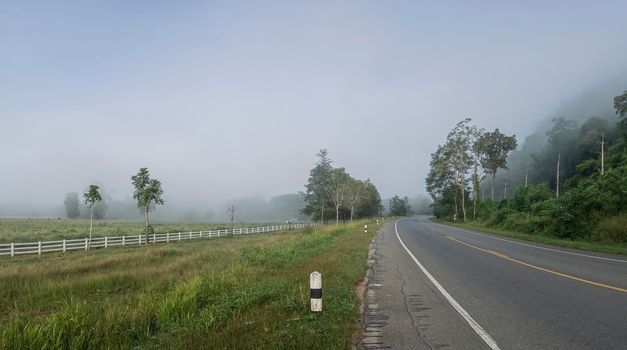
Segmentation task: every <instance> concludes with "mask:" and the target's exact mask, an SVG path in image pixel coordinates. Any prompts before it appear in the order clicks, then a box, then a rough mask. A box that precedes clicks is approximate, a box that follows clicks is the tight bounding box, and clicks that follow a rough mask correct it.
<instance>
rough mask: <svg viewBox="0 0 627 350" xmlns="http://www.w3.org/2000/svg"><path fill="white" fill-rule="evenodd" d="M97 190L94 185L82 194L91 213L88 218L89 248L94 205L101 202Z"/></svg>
mask: <svg viewBox="0 0 627 350" xmlns="http://www.w3.org/2000/svg"><path fill="white" fill-rule="evenodd" d="M99 189H100V187H98V186H96V185H89V189H88V190H87V192H85V193H83V200H84V202H85V204H86V205H87V207H88V208H89V211H90V212H91V215H90V218H89V247H91V232H92V230H93V227H94V204H96V203H97V202H100V201H102V196H101V195H100V192H99Z"/></svg>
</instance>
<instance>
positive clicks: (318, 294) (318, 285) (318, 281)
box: [309, 271, 322, 312]
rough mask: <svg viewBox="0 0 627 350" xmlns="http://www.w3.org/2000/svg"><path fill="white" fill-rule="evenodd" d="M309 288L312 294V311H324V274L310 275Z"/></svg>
mask: <svg viewBox="0 0 627 350" xmlns="http://www.w3.org/2000/svg"><path fill="white" fill-rule="evenodd" d="M309 288H310V294H311V311H313V312H320V311H322V274H321V273H320V272H318V271H314V272H312V273H311V274H310V275H309Z"/></svg>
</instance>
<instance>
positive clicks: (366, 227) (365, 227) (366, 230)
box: [364, 225, 368, 233]
mask: <svg viewBox="0 0 627 350" xmlns="http://www.w3.org/2000/svg"><path fill="white" fill-rule="evenodd" d="M364 233H368V225H364Z"/></svg>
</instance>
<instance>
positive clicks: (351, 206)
mask: <svg viewBox="0 0 627 350" xmlns="http://www.w3.org/2000/svg"><path fill="white" fill-rule="evenodd" d="M316 156H317V157H318V161H317V162H316V165H315V166H314V168H313V169H311V171H310V172H309V179H308V180H307V184H305V189H306V190H305V192H304V193H303V195H304V198H305V207H304V208H303V209H302V213H303V214H305V215H307V216H310V217H311V218H312V220H315V221H322V222H324V221H325V220H327V221H329V220H332V219H333V220H335V222H339V221H340V220H351V221H352V220H354V219H358V218H363V217H372V216H377V215H380V214H381V212H382V210H383V206H382V205H381V196H380V195H379V191H378V190H377V188H376V186H375V185H374V184H373V183H372V182H371V181H370V180H369V179H366V180H359V179H355V178H353V177H352V176H351V175H350V174H349V173H348V172H346V169H345V168H342V167H338V168H335V167H333V165H332V163H333V161H332V160H331V158H329V153H328V151H327V150H326V149H321V150H320V151H319V152H318V153H317V154H316Z"/></svg>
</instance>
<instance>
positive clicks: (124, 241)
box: [122, 235, 126, 247]
mask: <svg viewBox="0 0 627 350" xmlns="http://www.w3.org/2000/svg"><path fill="white" fill-rule="evenodd" d="M125 244H126V236H124V235H122V247H124V245H125Z"/></svg>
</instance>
